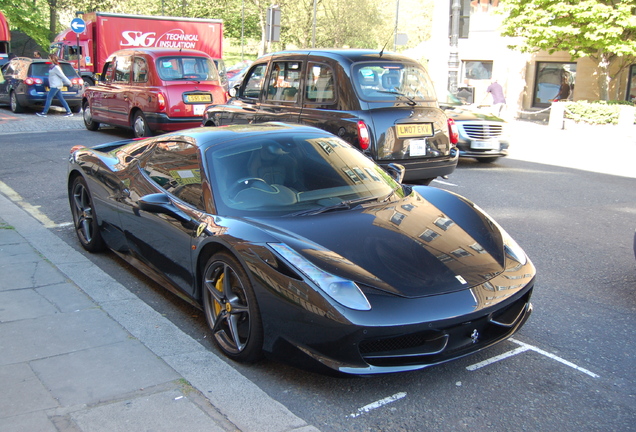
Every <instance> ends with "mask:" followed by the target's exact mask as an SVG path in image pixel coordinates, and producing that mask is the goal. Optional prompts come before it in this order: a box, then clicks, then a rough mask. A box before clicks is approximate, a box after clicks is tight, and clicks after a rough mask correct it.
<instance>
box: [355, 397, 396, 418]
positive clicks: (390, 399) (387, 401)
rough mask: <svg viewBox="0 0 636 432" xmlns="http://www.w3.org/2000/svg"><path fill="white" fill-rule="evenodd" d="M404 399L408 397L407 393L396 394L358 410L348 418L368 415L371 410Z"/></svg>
mask: <svg viewBox="0 0 636 432" xmlns="http://www.w3.org/2000/svg"><path fill="white" fill-rule="evenodd" d="M404 397H406V393H405V392H400V393H396V394H394V395H393V396H389V397H386V398H384V399H381V400H379V401H377V402H373V403H370V404H369V405H365V406H363V407H362V408H358V412H356V413H351V414H349V415H348V417H351V418H356V417H359V416H361V415H362V414H366V413H368V412H369V411H371V410H374V409H377V408H380V407H382V406H384V405H387V404H390V403H392V402H395V401H396V400H400V399H402V398H404Z"/></svg>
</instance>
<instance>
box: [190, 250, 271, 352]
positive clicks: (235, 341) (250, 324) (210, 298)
mask: <svg viewBox="0 0 636 432" xmlns="http://www.w3.org/2000/svg"><path fill="white" fill-rule="evenodd" d="M202 286H203V306H204V309H205V317H206V319H207V321H208V325H209V326H210V328H211V329H212V334H213V336H214V342H215V343H216V345H217V346H218V347H219V349H220V350H221V351H223V353H224V354H225V355H226V356H228V357H229V358H231V359H233V360H236V361H240V362H247V363H251V362H255V361H257V360H259V359H260V358H261V357H262V347H263V325H262V323H261V318H260V312H259V310H258V305H257V303H256V297H255V295H254V290H253V288H252V286H251V284H250V282H249V279H248V278H247V275H246V273H245V271H244V270H243V268H242V267H241V265H240V264H239V263H238V261H237V260H236V259H235V258H234V257H233V256H231V255H230V254H228V253H225V252H222V253H218V254H216V255H214V256H212V257H211V258H210V259H209V260H208V262H207V264H206V265H205V271H204V272H203V284H202Z"/></svg>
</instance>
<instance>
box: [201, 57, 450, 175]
mask: <svg viewBox="0 0 636 432" xmlns="http://www.w3.org/2000/svg"><path fill="white" fill-rule="evenodd" d="M267 121H282V122H286V123H300V124H305V125H310V126H315V127H319V128H321V129H324V130H326V131H328V132H331V133H333V134H334V135H337V136H339V137H341V138H342V139H344V140H345V141H347V142H349V143H351V144H353V145H354V146H356V147H357V148H359V149H361V150H363V151H364V152H365V153H367V154H368V155H370V156H371V157H372V158H373V159H374V160H375V161H376V162H377V163H379V164H380V165H382V166H387V165H388V164H390V163H399V164H401V165H403V166H404V167H405V168H406V177H405V178H406V179H407V180H427V181H430V180H431V179H433V178H435V177H437V176H444V175H448V174H450V173H452V172H453V171H454V170H455V167H456V166H457V159H458V152H457V149H456V148H455V146H454V140H453V135H454V133H453V131H451V128H452V125H451V124H449V121H448V118H447V117H446V115H445V114H444V112H443V111H442V110H441V109H440V108H439V107H438V104H437V97H436V95H435V90H434V87H433V84H432V83H431V81H430V78H429V76H428V73H427V72H426V70H425V69H424V68H423V67H422V65H420V64H419V63H417V62H416V61H414V60H412V59H410V58H408V57H404V56H400V55H397V54H391V53H382V52H378V51H371V50H307V51H285V52H279V53H274V54H271V55H267V56H264V57H261V58H259V59H258V60H256V61H255V62H254V63H253V64H252V66H251V67H250V68H249V70H248V71H247V72H246V74H245V77H244V78H243V80H242V82H241V85H240V86H239V87H238V88H237V90H236V95H235V97H234V98H232V99H230V100H229V101H228V102H227V103H226V104H223V105H212V106H210V107H208V109H207V110H206V112H205V114H204V116H203V122H202V124H203V126H224V125H229V124H246V123H259V122H267Z"/></svg>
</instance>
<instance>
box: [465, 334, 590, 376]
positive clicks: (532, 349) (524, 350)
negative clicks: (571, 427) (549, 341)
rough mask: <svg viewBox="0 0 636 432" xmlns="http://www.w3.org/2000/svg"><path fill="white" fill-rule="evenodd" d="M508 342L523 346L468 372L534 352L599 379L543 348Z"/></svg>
mask: <svg viewBox="0 0 636 432" xmlns="http://www.w3.org/2000/svg"><path fill="white" fill-rule="evenodd" d="M508 340H509V341H510V342H513V343H516V344H517V345H521V346H520V347H519V348H516V349H514V350H512V351H508V352H506V353H503V354H500V355H498V356H495V357H491V358H489V359H487V360H484V361H482V362H479V363H475V364H473V365H470V366H468V367H467V368H466V369H467V370H469V371H475V370H477V369H481V368H483V367H485V366H488V365H490V364H493V363H496V362H498V361H500V360H503V359H506V358H508V357H512V356H515V355H517V354H521V353H522V352H526V351H534V352H536V353H538V354H541V355H543V356H546V357H548V358H551V359H552V360H555V361H558V362H559V363H562V364H564V365H566V366H569V367H571V368H572V369H576V370H577V371H579V372H583V373H584V374H586V375H589V376H591V377H592V378H599V375H597V374H595V373H594V372H590V371H589V370H587V369H584V368H582V367H580V366H577V365H575V364H574V363H572V362H569V361H567V360H565V359H562V358H561V357H559V356H556V355H554V354H552V353H549V352H547V351H544V350H542V349H541V348H537V347H535V346H533V345H530V344H527V343H525V342H521V341H518V340H516V339H513V338H510V339H508Z"/></svg>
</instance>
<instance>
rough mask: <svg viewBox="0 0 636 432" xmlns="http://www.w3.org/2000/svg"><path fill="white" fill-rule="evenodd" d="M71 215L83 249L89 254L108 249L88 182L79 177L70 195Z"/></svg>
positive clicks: (74, 182)
mask: <svg viewBox="0 0 636 432" xmlns="http://www.w3.org/2000/svg"><path fill="white" fill-rule="evenodd" d="M69 201H70V204H71V213H72V214H73V225H74V226H75V234H77V238H78V239H79V241H80V243H81V244H82V247H83V248H84V249H86V250H87V251H89V252H100V251H103V250H104V249H106V245H105V243H104V239H103V238H102V235H101V233H100V232H99V225H98V224H97V215H96V214H95V208H94V207H93V198H92V197H91V193H90V191H89V190H88V186H87V185H86V181H85V180H84V179H83V178H82V177H81V176H78V177H76V178H75V180H73V184H72V186H71V189H70V193H69Z"/></svg>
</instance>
